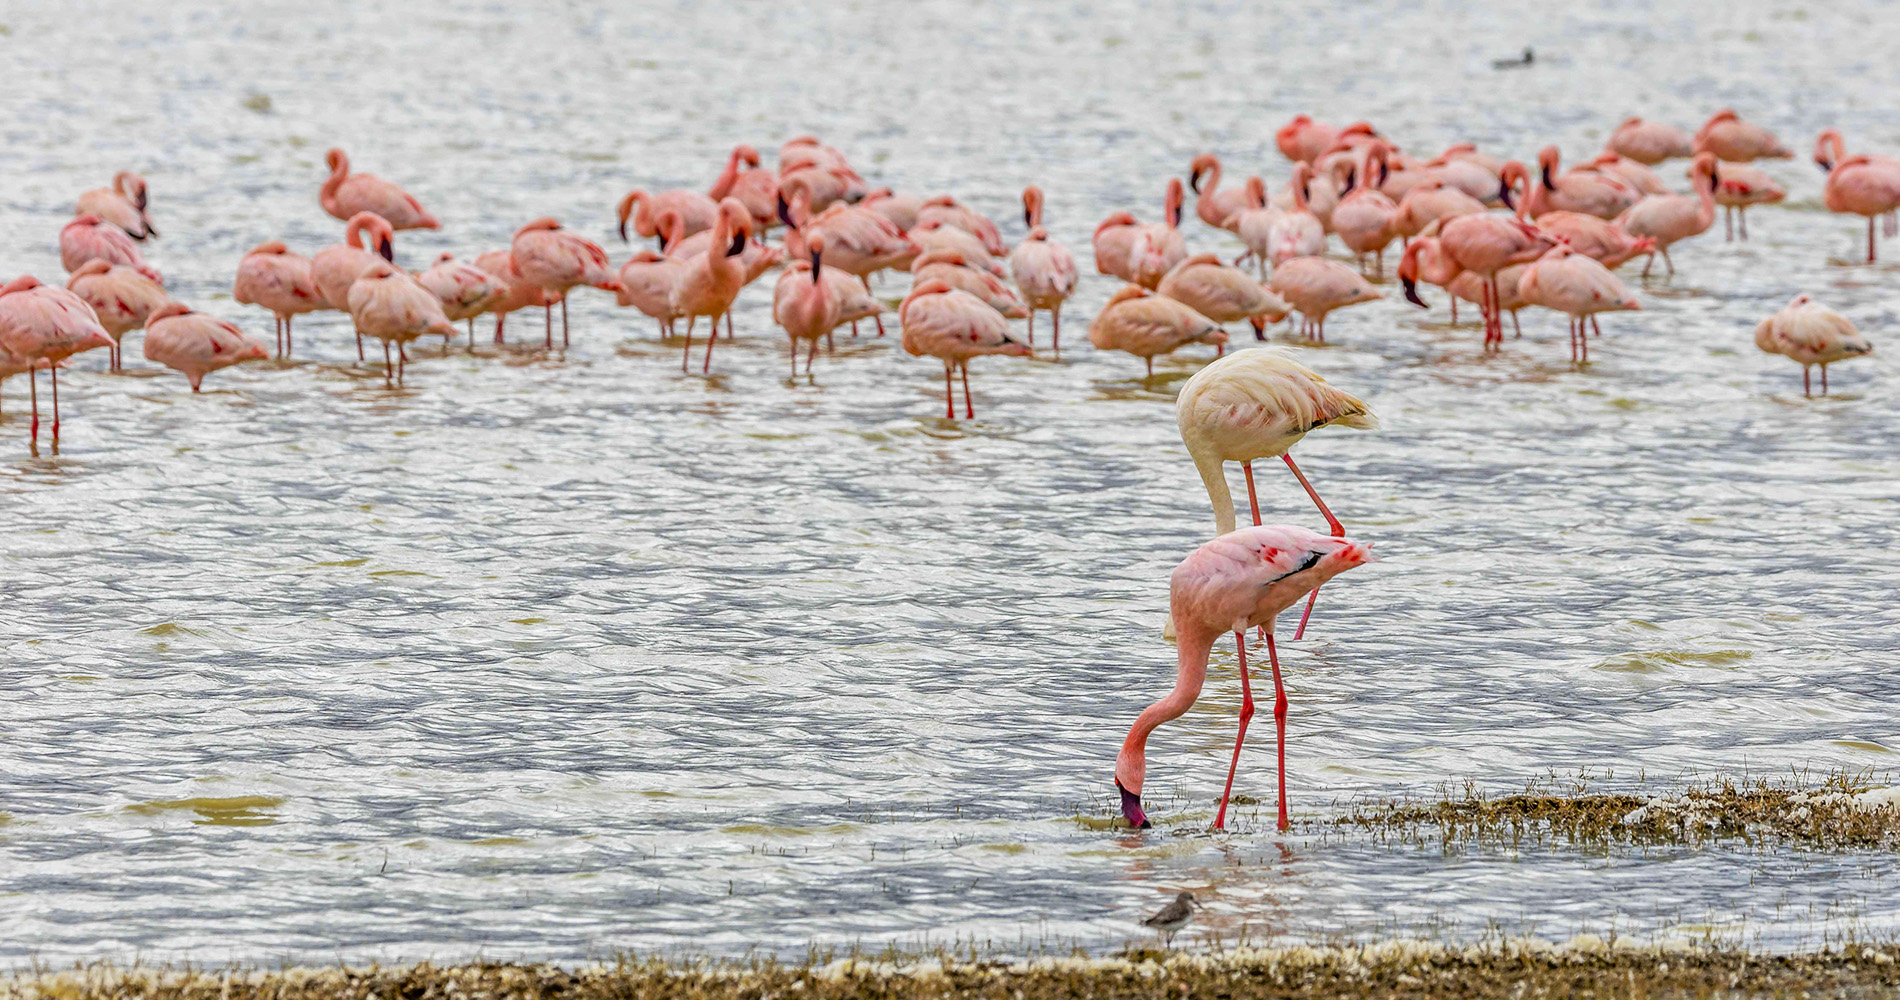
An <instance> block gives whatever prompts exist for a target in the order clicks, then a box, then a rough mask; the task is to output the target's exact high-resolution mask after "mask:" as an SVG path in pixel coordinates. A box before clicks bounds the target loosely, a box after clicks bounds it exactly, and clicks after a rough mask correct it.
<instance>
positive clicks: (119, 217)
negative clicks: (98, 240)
mask: <svg viewBox="0 0 1900 1000" xmlns="http://www.w3.org/2000/svg"><path fill="white" fill-rule="evenodd" d="M145 206H146V191H145V178H143V177H140V176H139V175H137V174H135V173H133V172H132V171H130V170H121V171H119V172H118V173H116V174H113V175H112V186H111V187H103V188H93V189H92V190H90V191H87V192H85V193H83V194H81V195H80V196H79V204H78V205H77V206H75V207H74V209H73V214H74V215H88V214H90V215H96V216H98V217H99V218H101V219H104V220H105V221H107V222H110V223H112V224H113V225H115V226H118V227H119V228H120V229H123V230H125V234H126V235H127V236H130V237H132V238H133V239H135V240H143V239H145V238H147V237H152V238H157V236H158V230H156V229H154V228H152V220H151V219H150V218H148V217H147V216H146V214H145Z"/></svg>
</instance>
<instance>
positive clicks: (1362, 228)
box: [1333, 143, 1399, 274]
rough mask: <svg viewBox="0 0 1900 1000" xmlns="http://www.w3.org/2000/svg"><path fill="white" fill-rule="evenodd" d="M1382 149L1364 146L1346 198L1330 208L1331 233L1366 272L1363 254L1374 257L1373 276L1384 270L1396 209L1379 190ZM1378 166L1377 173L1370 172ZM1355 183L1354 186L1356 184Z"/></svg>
mask: <svg viewBox="0 0 1900 1000" xmlns="http://www.w3.org/2000/svg"><path fill="white" fill-rule="evenodd" d="M1385 160H1386V153H1385V149H1384V148H1383V147H1382V146H1381V145H1380V144H1378V143H1372V144H1369V145H1367V146H1366V152H1365V158H1364V159H1363V160H1361V161H1360V165H1359V167H1358V169H1357V170H1356V171H1355V173H1353V174H1352V175H1350V176H1349V177H1348V179H1347V181H1346V185H1347V190H1346V195H1345V197H1343V198H1341V199H1340V200H1339V204H1338V205H1337V206H1335V207H1334V208H1333V232H1335V233H1338V234H1339V240H1340V242H1342V243H1344V244H1346V249H1348V250H1351V251H1352V253H1353V260H1354V262H1355V263H1357V264H1358V265H1359V269H1360V270H1361V271H1364V270H1365V266H1366V265H1365V259H1366V254H1377V255H1378V259H1377V262H1376V263H1375V264H1374V270H1373V273H1374V274H1377V273H1379V272H1382V271H1384V270H1385V248H1386V245H1387V244H1389V243H1391V242H1392V237H1393V236H1395V235H1397V234H1396V233H1394V232H1393V217H1394V216H1396V215H1398V212H1399V206H1397V205H1395V204H1393V202H1392V199H1391V198H1389V197H1387V196H1386V195H1385V193H1384V192H1382V191H1380V190H1379V179H1380V178H1383V177H1384V176H1385V174H1386V164H1385ZM1375 164H1376V165H1377V166H1378V168H1379V171H1378V173H1374V172H1373V169H1372V168H1373V166H1374V165H1375ZM1355 182H1356V183H1355Z"/></svg>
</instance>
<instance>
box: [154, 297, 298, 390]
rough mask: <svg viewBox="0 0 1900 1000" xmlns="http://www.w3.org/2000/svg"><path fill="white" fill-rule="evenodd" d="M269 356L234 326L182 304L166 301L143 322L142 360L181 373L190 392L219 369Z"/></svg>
mask: <svg viewBox="0 0 1900 1000" xmlns="http://www.w3.org/2000/svg"><path fill="white" fill-rule="evenodd" d="M268 357H270V355H269V354H267V353H265V350H264V345H263V344H262V343H260V342H258V341H256V340H253V339H251V338H250V337H247V336H245V335H244V332H243V331H242V330H239V329H238V328H237V325H236V324H234V323H227V322H225V321H224V320H221V319H218V318H217V317H215V316H207V315H205V314H204V313H201V312H193V311H192V310H191V307H190V306H187V305H185V304H184V303H182V302H167V303H166V304H165V305H163V306H160V307H159V308H158V310H157V311H156V312H154V313H152V316H151V318H150V319H149V320H147V321H146V325H145V360H147V361H152V362H156V363H158V364H161V365H164V366H165V367H167V368H170V369H172V370H173V371H176V372H179V373H181V374H183V375H184V376H185V378H187V379H189V380H190V381H191V391H192V392H197V391H198V386H199V384H200V383H202V382H203V381H204V379H205V376H206V375H209V374H211V373H212V372H214V371H217V370H218V369H220V368H229V367H230V366H232V365H235V364H237V363H239V362H242V361H262V360H264V359H265V358H268Z"/></svg>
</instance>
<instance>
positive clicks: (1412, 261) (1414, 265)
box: [1399, 236, 1438, 309]
mask: <svg viewBox="0 0 1900 1000" xmlns="http://www.w3.org/2000/svg"><path fill="white" fill-rule="evenodd" d="M1428 242H1430V243H1434V244H1435V243H1437V242H1438V240H1437V238H1436V237H1431V236H1426V237H1421V238H1417V239H1414V240H1412V242H1411V243H1410V244H1408V245H1407V246H1406V248H1405V255H1404V256H1402V257H1400V258H1399V282H1400V283H1401V284H1403V285H1404V286H1405V301H1407V302H1410V303H1411V304H1413V305H1415V306H1417V307H1419V308H1420V309H1429V308H1431V307H1430V306H1428V305H1426V304H1425V300H1424V299H1421V298H1419V297H1418V258H1419V255H1420V254H1422V253H1424V252H1425V244H1426V243H1428Z"/></svg>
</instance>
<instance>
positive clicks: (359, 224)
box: [343, 212, 396, 261]
mask: <svg viewBox="0 0 1900 1000" xmlns="http://www.w3.org/2000/svg"><path fill="white" fill-rule="evenodd" d="M364 231H368V233H369V235H370V240H371V243H370V246H371V248H372V249H374V250H375V251H376V252H377V253H379V254H382V255H383V259H384V260H389V261H393V260H395V259H396V247H395V239H396V229H395V227H393V226H391V225H390V224H389V220H388V219H385V218H383V217H382V216H380V215H377V214H376V213H375V212H358V213H356V214H355V215H352V216H350V222H349V225H347V226H345V227H344V228H343V235H344V238H345V239H347V240H348V241H349V244H350V245H351V246H356V245H357V242H356V238H357V234H358V233H362V232H364Z"/></svg>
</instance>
